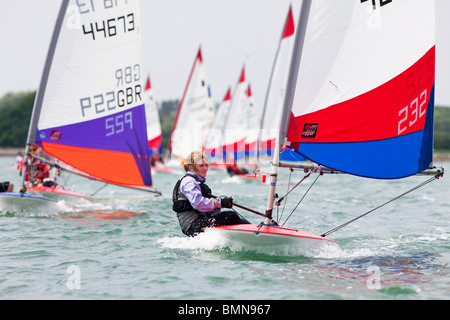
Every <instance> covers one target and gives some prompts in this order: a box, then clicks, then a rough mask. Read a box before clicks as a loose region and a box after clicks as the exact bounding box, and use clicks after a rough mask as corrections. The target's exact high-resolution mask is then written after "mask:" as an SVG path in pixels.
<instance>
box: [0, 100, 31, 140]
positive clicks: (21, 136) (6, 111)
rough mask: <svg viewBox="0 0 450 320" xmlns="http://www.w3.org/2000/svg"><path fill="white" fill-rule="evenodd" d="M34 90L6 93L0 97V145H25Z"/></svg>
mask: <svg viewBox="0 0 450 320" xmlns="http://www.w3.org/2000/svg"><path fill="white" fill-rule="evenodd" d="M35 96H36V92H20V93H8V94H6V95H5V96H3V97H2V98H1V99H0V147H13V148H19V147H23V146H25V143H26V139H27V135H28V127H29V122H30V118H31V112H32V110H33V104H34V97H35Z"/></svg>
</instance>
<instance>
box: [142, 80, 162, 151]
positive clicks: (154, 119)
mask: <svg viewBox="0 0 450 320" xmlns="http://www.w3.org/2000/svg"><path fill="white" fill-rule="evenodd" d="M145 115H146V118H147V136H148V148H149V152H150V155H161V142H162V131H161V121H160V119H159V112H158V105H157V103H156V100H155V97H154V91H153V88H152V85H151V82H150V77H149V76H148V77H147V83H146V85H145Z"/></svg>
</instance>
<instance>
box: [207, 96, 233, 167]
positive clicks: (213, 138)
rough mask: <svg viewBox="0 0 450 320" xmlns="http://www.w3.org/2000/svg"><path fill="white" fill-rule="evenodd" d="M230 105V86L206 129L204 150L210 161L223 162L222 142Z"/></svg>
mask: <svg viewBox="0 0 450 320" xmlns="http://www.w3.org/2000/svg"><path fill="white" fill-rule="evenodd" d="M230 105H231V88H229V89H228V90H227V93H226V94H225V97H224V98H223V100H222V103H221V104H220V105H219V108H218V109H217V112H216V114H215V116H214V121H213V123H212V125H211V128H210V129H209V131H208V136H207V139H206V143H205V152H206V153H207V155H208V157H209V160H210V161H211V162H212V163H223V162H224V159H223V152H222V142H223V135H224V131H225V121H226V119H227V115H228V112H229V111H230Z"/></svg>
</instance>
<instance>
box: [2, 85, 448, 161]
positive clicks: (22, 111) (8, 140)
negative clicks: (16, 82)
mask: <svg viewBox="0 0 450 320" xmlns="http://www.w3.org/2000/svg"><path fill="white" fill-rule="evenodd" d="M35 95H36V92H19V93H8V94H6V95H4V96H3V97H2V98H1V99H0V148H21V147H24V146H25V142H26V139H27V134H28V126H29V123H30V118H31V112H32V109H33V103H34V97H35ZM178 104H179V101H178V100H170V101H163V102H161V103H160V106H159V116H160V118H161V129H162V133H163V150H165V149H166V147H167V144H168V140H169V137H170V132H171V131H172V126H173V122H174V119H175V115H176V112H177V109H178ZM434 148H435V150H436V151H443V152H449V151H450V107H436V109H435V122H434Z"/></svg>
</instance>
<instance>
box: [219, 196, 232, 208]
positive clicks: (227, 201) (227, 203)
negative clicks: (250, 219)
mask: <svg viewBox="0 0 450 320" xmlns="http://www.w3.org/2000/svg"><path fill="white" fill-rule="evenodd" d="M219 199H220V206H221V207H222V208H231V207H232V206H233V198H232V197H227V196H220V197H219Z"/></svg>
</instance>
